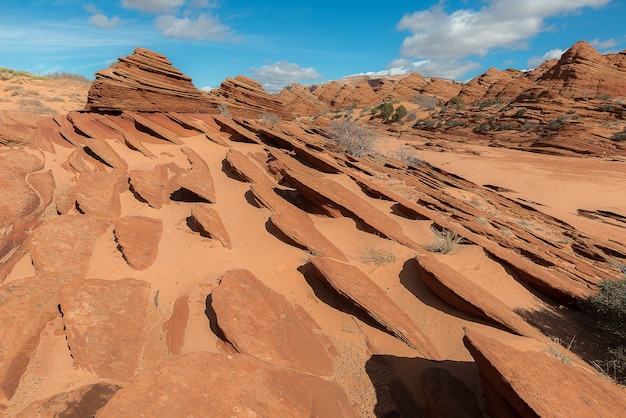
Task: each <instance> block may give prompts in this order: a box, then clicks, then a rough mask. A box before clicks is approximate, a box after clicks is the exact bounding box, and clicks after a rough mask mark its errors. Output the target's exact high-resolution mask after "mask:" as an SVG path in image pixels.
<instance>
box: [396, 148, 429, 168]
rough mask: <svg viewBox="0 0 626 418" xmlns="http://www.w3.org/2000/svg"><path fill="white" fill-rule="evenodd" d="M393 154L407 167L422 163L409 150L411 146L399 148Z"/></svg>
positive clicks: (414, 166)
mask: <svg viewBox="0 0 626 418" xmlns="http://www.w3.org/2000/svg"><path fill="white" fill-rule="evenodd" d="M394 156H395V158H397V159H398V160H400V161H402V162H403V163H404V164H406V165H407V166H409V167H413V168H416V167H419V165H420V164H421V163H422V161H421V160H420V159H419V158H417V157H416V156H415V155H413V153H412V152H411V148H409V147H402V148H400V149H399V150H398V151H396V152H395V155H394Z"/></svg>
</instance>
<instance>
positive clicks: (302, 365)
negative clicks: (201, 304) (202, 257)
mask: <svg viewBox="0 0 626 418" xmlns="http://www.w3.org/2000/svg"><path fill="white" fill-rule="evenodd" d="M212 307H213V309H214V311H215V314H216V317H217V324H218V326H219V328H220V329H221V330H222V332H223V333H224V335H225V337H226V338H227V339H228V342H230V343H231V344H232V345H233V347H234V348H235V349H236V350H237V351H238V352H240V353H245V354H250V355H252V356H254V357H257V358H259V359H261V360H264V361H267V362H270V363H275V364H279V365H282V366H285V367H289V368H293V369H297V370H301V371H303V372H306V373H313V374H316V375H319V376H330V375H331V374H332V373H333V365H332V360H331V358H330V355H329V351H328V350H329V348H331V347H332V344H331V342H330V340H329V339H328V337H326V336H324V335H323V333H322V331H321V329H320V327H319V325H318V324H317V322H316V321H315V320H314V319H313V317H311V315H309V314H308V313H307V312H306V311H305V310H304V309H302V307H300V306H298V305H291V304H289V302H288V301H287V299H285V297H284V296H282V295H281V294H279V293H276V292H274V291H273V290H271V289H268V288H267V287H266V286H265V285H264V284H263V283H262V282H261V281H260V280H259V279H257V278H256V277H255V276H254V275H253V274H252V273H250V272H249V271H248V270H231V271H229V272H228V273H226V274H225V275H224V276H222V277H221V279H220V284H219V286H218V287H217V288H216V289H215V290H214V291H213V293H212Z"/></svg>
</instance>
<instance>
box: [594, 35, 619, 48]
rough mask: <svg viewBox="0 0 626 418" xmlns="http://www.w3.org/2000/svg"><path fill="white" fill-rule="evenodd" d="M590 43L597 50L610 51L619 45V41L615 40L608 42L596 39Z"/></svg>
mask: <svg viewBox="0 0 626 418" xmlns="http://www.w3.org/2000/svg"><path fill="white" fill-rule="evenodd" d="M589 43H590V44H591V46H593V47H594V48H596V49H608V48H613V47H615V46H616V45H617V41H616V40H615V39H607V40H606V41H601V40H599V39H598V38H596V39H594V40H593V41H589Z"/></svg>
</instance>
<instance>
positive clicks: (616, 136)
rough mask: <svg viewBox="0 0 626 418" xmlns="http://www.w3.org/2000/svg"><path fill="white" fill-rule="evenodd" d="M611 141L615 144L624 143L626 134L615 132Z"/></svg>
mask: <svg viewBox="0 0 626 418" xmlns="http://www.w3.org/2000/svg"><path fill="white" fill-rule="evenodd" d="M611 139H612V140H613V141H615V142H624V141H626V132H615V133H614V134H613V136H612V137H611Z"/></svg>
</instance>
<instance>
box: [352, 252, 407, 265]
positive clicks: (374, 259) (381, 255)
mask: <svg viewBox="0 0 626 418" xmlns="http://www.w3.org/2000/svg"><path fill="white" fill-rule="evenodd" d="M397 259H398V256H397V255H396V252H395V251H394V250H393V249H381V248H370V249H368V250H366V251H364V252H363V255H362V256H361V260H362V261H363V262H364V263H365V264H374V265H376V266H383V265H385V264H393V263H395V262H396V260H397Z"/></svg>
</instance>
